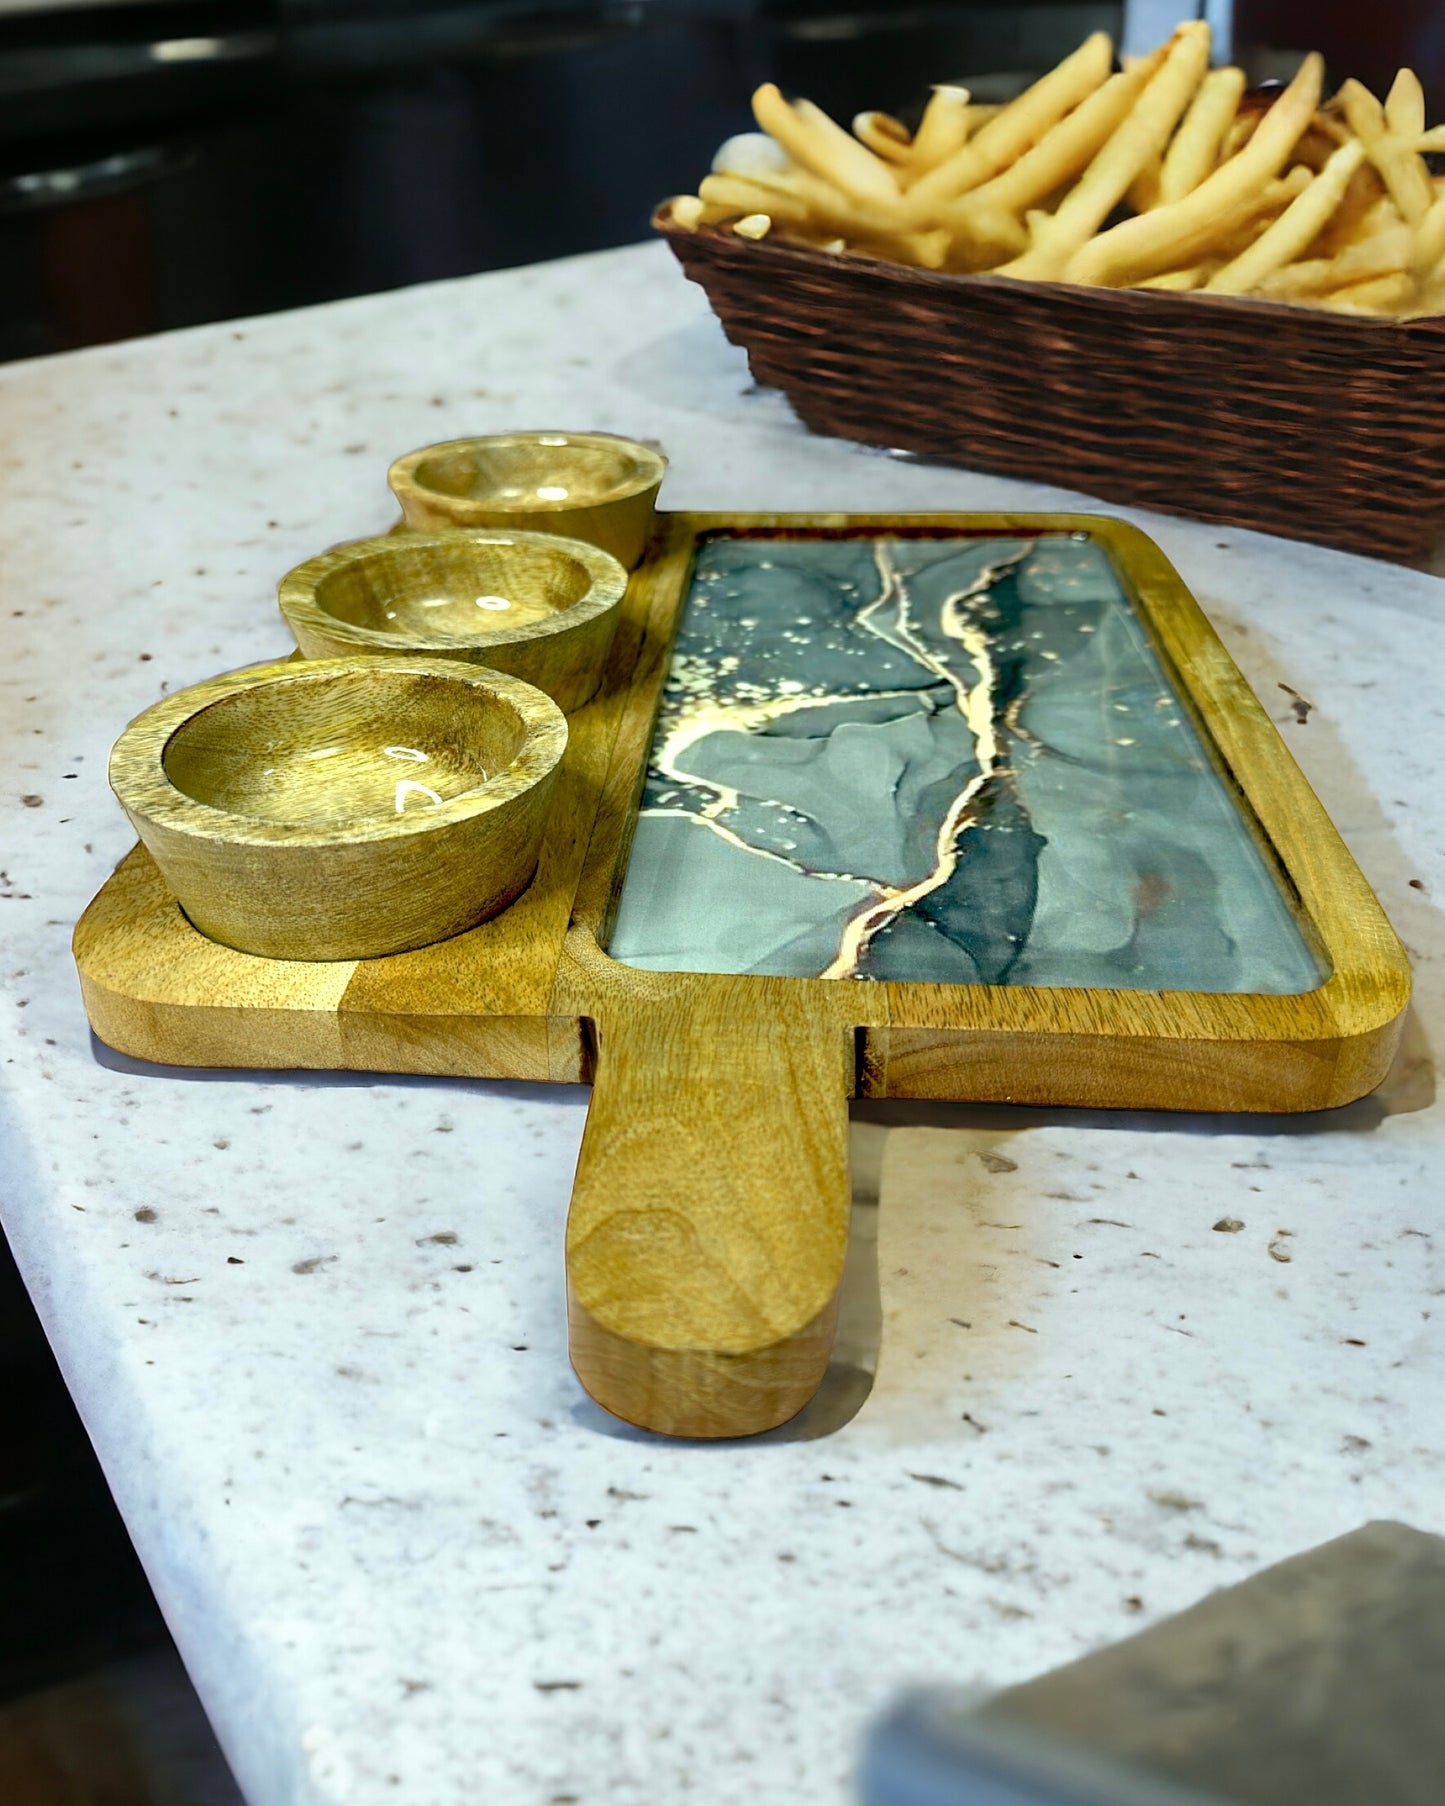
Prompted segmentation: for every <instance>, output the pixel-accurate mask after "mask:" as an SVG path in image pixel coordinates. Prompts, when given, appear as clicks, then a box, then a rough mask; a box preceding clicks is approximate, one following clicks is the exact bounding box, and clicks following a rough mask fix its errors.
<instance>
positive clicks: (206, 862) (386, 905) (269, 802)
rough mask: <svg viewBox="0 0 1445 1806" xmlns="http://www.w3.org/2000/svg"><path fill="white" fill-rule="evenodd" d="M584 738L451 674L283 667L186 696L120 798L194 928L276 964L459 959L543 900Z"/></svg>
mask: <svg viewBox="0 0 1445 1806" xmlns="http://www.w3.org/2000/svg"><path fill="white" fill-rule="evenodd" d="M566 745H567V723H566V721H565V719H564V718H563V716H562V714H561V712H560V710H559V709H558V708H557V707H556V705H555V704H554V703H553V702H551V701H550V700H549V699H548V698H547V697H546V696H544V695H542V694H541V693H540V691H537V690H534V689H533V688H532V687H531V686H530V685H528V684H525V683H521V682H519V681H518V680H517V679H516V678H513V677H507V676H504V675H502V674H501V673H499V672H496V671H485V670H481V669H479V668H474V667H469V666H466V665H463V664H459V663H457V662H455V661H453V660H449V659H428V658H410V659H378V658H360V657H351V658H337V659H325V660H317V661H315V662H306V661H297V660H294V659H288V660H282V661H279V662H277V663H274V664H267V665H255V666H252V667H251V668H250V669H249V670H245V671H233V672H231V673H229V674H227V675H226V676H223V677H215V678H212V679H210V680H209V681H208V682H206V683H201V684H196V685H195V686H194V687H193V688H191V689H189V690H183V691H181V692H180V693H179V694H178V695H175V696H167V697H166V698H164V700H163V701H161V702H158V703H155V704H154V705H153V706H152V707H151V708H148V709H147V710H146V711H145V712H144V713H143V714H141V715H138V716H137V717H136V719H135V720H134V721H133V722H131V724H130V726H129V727H128V728H127V729H126V730H125V732H124V733H123V734H122V735H121V737H120V739H119V740H118V741H117V742H116V745H115V749H114V751H113V752H112V754H111V760H110V782H111V787H112V789H113V790H114V791H115V793H116V795H117V797H119V799H120V802H121V805H122V807H123V808H124V809H125V812H126V814H127V815H128V816H129V817H130V819H131V822H132V823H133V824H134V827H135V830H136V832H137V833H138V834H139V835H140V838H141V839H142V841H144V843H145V845H146V847H147V849H148V850H149V852H150V854H151V856H152V857H153V858H154V860H155V862H156V864H157V866H159V868H160V870H161V874H162V876H163V877H164V878H165V880H166V882H167V884H168V885H169V886H170V888H171V889H172V890H173V891H174V893H175V895H176V897H177V898H178V899H179V901H180V904H181V907H182V908H183V909H184V910H185V912H186V914H187V916H188V917H189V918H190V920H191V921H192V922H193V923H194V925H195V926H196V927H197V928H199V929H200V930H201V932H202V933H203V934H206V935H208V936H209V937H210V938H211V939H212V940H215V941H220V942H222V943H224V944H225V945H226V946H229V947H235V948H238V949H239V950H240V951H241V952H243V953H257V954H262V955H264V956H266V957H267V958H271V959H300V960H329V959H365V958H371V957H374V956H375V955H378V954H384V953H401V952H405V951H406V950H407V949H409V948H412V947H420V946H425V945H426V944H428V943H429V942H431V941H439V940H444V939H445V938H447V937H448V936H449V935H454V934H458V933H460V932H461V931H462V930H463V929H466V928H471V927H473V926H475V924H476V923H478V922H482V921H485V920H486V919H487V918H488V917H489V916H494V915H496V914H497V913H498V912H499V911H500V910H503V909H505V908H506V907H507V905H508V904H509V903H510V902H512V900H513V899H514V898H515V897H516V896H517V895H518V894H519V893H520V892H521V891H523V890H524V889H525V888H526V887H527V885H528V884H529V883H530V881H531V878H532V874H533V872H534V871H535V869H536V865H537V854H538V849H539V847H540V844H541V839H542V830H543V825H544V822H545V819H546V813H547V807H548V800H549V796H550V792H551V790H552V786H553V783H554V781H555V779H556V776H557V767H558V763H559V761H560V760H561V757H562V754H563V751H564V749H565V748H566Z"/></svg>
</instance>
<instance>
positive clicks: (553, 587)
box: [277, 530, 627, 714]
mask: <svg viewBox="0 0 1445 1806" xmlns="http://www.w3.org/2000/svg"><path fill="white" fill-rule="evenodd" d="M626 590H627V573H626V571H625V570H624V569H623V567H622V565H621V564H619V563H618V561H617V559H615V558H614V557H612V555H611V554H610V553H608V552H605V551H601V550H599V548H598V547H596V546H594V545H588V544H586V543H584V542H583V541H582V540H580V539H563V538H557V537H552V536H550V535H547V534H542V533H522V532H514V531H510V530H509V531H505V532H465V533H403V534H400V535H397V534H395V533H392V534H385V535H383V536H382V537H381V538H379V539H363V540H357V541H355V542H354V543H352V544H351V545H344V546H336V547H334V548H333V549H332V550H331V551H329V552H323V553H322V554H321V555H320V556H319V557H317V558H311V559H308V560H307V562H306V563H305V564H301V565H298V566H297V567H296V569H295V570H293V571H288V572H287V574H286V576H285V577H283V578H282V579H281V584H280V587H279V589H278V591H277V601H278V603H279V606H280V609H281V613H282V615H283V617H284V618H285V621H286V625H287V626H288V627H289V628H290V629H291V632H292V633H293V634H294V635H295V639H296V644H297V646H298V647H299V648H300V649H301V652H302V654H303V656H304V657H306V658H317V659H320V658H339V657H344V656H346V655H348V654H353V655H354V654H356V653H371V654H373V655H376V656H380V657H385V658H415V657H417V656H418V655H422V656H427V655H431V656H434V657H441V656H444V657H447V658H458V659H464V660H466V661H467V662H468V663H469V664H474V665H481V666H485V667H486V668H487V669H488V670H492V671H505V672H507V673H508V674H509V675H511V676H512V677H520V678H521V679H523V680H524V682H526V683H529V684H533V685H535V687H536V688H537V689H539V690H541V691H543V692H544V693H545V694H546V695H548V696H550V697H551V698H552V700H553V701H554V702H555V703H556V704H557V706H558V707H559V708H560V709H562V710H563V712H564V713H567V714H570V713H571V712H572V711H573V710H574V709H579V708H581V707H582V705H583V703H585V702H587V701H589V700H590V699H591V697H592V696H594V695H595V694H596V691H597V686H598V685H599V684H600V683H601V681H602V673H603V671H604V670H605V668H606V665H607V655H608V650H609V648H610V647H611V645H612V636H613V633H614V631H615V630H616V626H617V620H618V612H619V608H620V605H621V602H622V598H623V596H624V594H625V593H626Z"/></svg>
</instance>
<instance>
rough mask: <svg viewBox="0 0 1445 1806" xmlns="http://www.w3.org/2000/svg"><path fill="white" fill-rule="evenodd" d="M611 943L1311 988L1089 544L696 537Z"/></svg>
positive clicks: (896, 975) (1037, 977) (1001, 972)
mask: <svg viewBox="0 0 1445 1806" xmlns="http://www.w3.org/2000/svg"><path fill="white" fill-rule="evenodd" d="M610 951H611V953H612V955H613V957H614V958H615V959H618V960H621V961H623V962H625V963H628V964H632V965H637V966H645V967H650V968H654V969H658V970H674V971H698V972H734V973H759V974H774V975H779V976H790V977H833V978H874V979H902V980H914V981H922V982H956V983H964V984H979V983H984V984H1015V985H1034V986H1045V985H1065V986H1087V987H1091V988H1106V989H1117V988H1128V989H1160V990H1192V991H1259V992H1274V993H1297V992H1302V991H1308V990H1311V989H1313V988H1314V987H1315V986H1316V985H1317V984H1318V983H1319V982H1320V979H1321V978H1322V976H1323V974H1322V973H1321V971H1320V969H1319V967H1318V965H1317V963H1316V961H1315V959H1314V957H1313V955H1312V954H1311V953H1310V951H1309V949H1308V948H1307V946H1306V944H1305V942H1304V940H1303V938H1302V936H1301V934H1300V932H1299V930H1298V928H1297V927H1296V925H1295V921H1294V918H1293V916H1292V914H1291V912H1290V910H1289V907H1288V905H1287V903H1286V901H1285V898H1284V896H1283V894H1282V892H1281V890H1280V887H1279V884H1278V883H1277V881H1276V879H1275V876H1274V874H1273V872H1272V871H1271V869H1270V868H1269V866H1268V865H1267V864H1266V862H1265V860H1264V858H1263V857H1262V855H1261V854H1260V852H1259V850H1258V848H1257V846H1256V843H1255V840H1254V838H1253V836H1252V835H1251V833H1250V831H1249V828H1248V826H1247V825H1246V823H1245V821H1244V819H1243V818H1242V816H1241V815H1240V813H1239V810H1238V808H1237V806H1236V803H1235V801H1234V799H1233V797H1232V795H1231V794H1230V792H1229V790H1228V789H1227V788H1226V786H1225V784H1224V782H1223V781H1222V779H1221V778H1220V775H1219V773H1218V771H1217V770H1216V768H1215V766H1214V764H1213V762H1212V761H1211V759H1210V758H1209V756H1208V754H1207V752H1206V750H1205V748H1204V746H1203V745H1202V743H1201V741H1200V738H1199V735H1198V733H1197V731H1196V729H1195V727H1194V725H1193V722H1192V721H1191V719H1190V717H1189V716H1188V714H1187V713H1186V711H1185V710H1184V708H1183V707H1182V706H1181V704H1180V702H1179V699H1178V697H1177V696H1176V695H1175V693H1174V690H1173V689H1172V687H1171V685H1170V683H1169V681H1168V679H1167V677H1166V675H1165V672H1164V670H1163V668H1162V666H1161V665H1160V662H1159V660H1158V658H1157V657H1156V655H1155V652H1154V650H1153V648H1152V646H1151V644H1150V642H1149V639H1148V637H1147V635H1146V633H1145V631H1144V629H1143V627H1142V625H1141V623H1140V621H1139V619H1138V617H1137V615H1136V614H1135V612H1134V610H1133V608H1132V607H1131V606H1130V604H1129V601H1128V599H1127V597H1126V595H1125V593H1124V591H1123V589H1122V587H1121V585H1120V582H1119V579H1118V576H1117V574H1116V572H1115V570H1114V568H1113V566H1112V564H1111V562H1110V560H1109V558H1108V556H1107V554H1106V553H1105V551H1104V550H1103V548H1102V547H1101V546H1099V545H1098V544H1097V543H1095V542H1094V541H1093V540H1092V539H1091V538H1089V537H1088V536H1087V535H1072V534H1070V535H1064V534H1060V535H1051V536H1044V537H1041V538H1037V539H1025V538H992V539H990V538H977V537H932V538H879V539H837V538H835V539H790V538H759V537H751V536H746V535H727V534H720V535H716V536H712V537H710V538H708V539H706V540H704V541H703V542H702V543H701V544H700V546H699V548H698V553H697V558H696V563H695V566H694V569H693V574H692V582H691V589H690V592H689V595H688V599H687V605H686V609H685V613H684V617H683V621H682V625H681V628H680V630H679V633H678V638H677V642H676V645H675V648H674V654H673V664H672V670H671V673H670V676H669V680H668V685H667V690H666V694H665V699H664V702H663V707H662V712H661V716H660V719H659V723H658V727H657V732H656V737H655V740H654V743H653V748H652V753H651V757H650V761H649V768H648V773H647V781H646V787H645V790H644V794H643V801H642V809H641V813H640V817H639V820H638V823H637V831H636V837H635V840H634V843H633V848H632V854H631V860H630V864H629V867H628V872H627V877H626V881H625V884H624V887H623V891H622V895H621V900H620V905H619V909H618V914H617V918H616V923H615V927H614V930H613V934H612V938H611V943H610Z"/></svg>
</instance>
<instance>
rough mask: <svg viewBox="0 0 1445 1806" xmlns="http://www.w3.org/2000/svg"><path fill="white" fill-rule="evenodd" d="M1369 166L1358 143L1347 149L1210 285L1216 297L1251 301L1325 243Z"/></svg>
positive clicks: (1355, 141)
mask: <svg viewBox="0 0 1445 1806" xmlns="http://www.w3.org/2000/svg"><path fill="white" fill-rule="evenodd" d="M1364 160H1365V147H1364V145H1363V144H1361V143H1360V141H1359V139H1358V138H1353V139H1351V140H1350V142H1349V143H1348V144H1342V145H1341V146H1340V148H1339V149H1338V150H1337V151H1336V152H1335V154H1334V156H1332V157H1331V158H1330V160H1329V162H1328V163H1326V165H1325V166H1324V168H1323V169H1322V170H1321V171H1320V173H1319V174H1318V175H1317V176H1316V177H1315V178H1314V180H1313V181H1312V182H1311V183H1310V185H1309V187H1308V188H1306V189H1305V190H1304V191H1303V193H1302V194H1300V195H1298V196H1297V197H1296V198H1295V199H1294V200H1293V201H1291V202H1290V204H1289V206H1288V207H1286V208H1285V210H1284V212H1283V213H1282V214H1281V215H1280V216H1279V218H1278V219H1277V220H1276V221H1275V222H1274V224H1273V225H1272V226H1270V227H1269V229H1268V230H1267V231H1265V232H1263V233H1261V235H1260V236H1259V237H1258V238H1257V239H1256V240H1255V241H1254V243H1253V244H1252V245H1251V246H1250V247H1249V249H1248V250H1247V251H1244V252H1241V254H1240V255H1239V256H1238V257H1236V258H1234V259H1233V261H1232V262H1230V263H1227V264H1225V266H1224V268H1223V269H1222V270H1216V271H1215V273H1214V275H1213V276H1211V277H1210V279H1209V281H1208V283H1207V284H1206V285H1205V286H1206V288H1207V290H1208V292H1209V293H1210V294H1211V295H1247V294H1248V293H1249V291H1250V290H1251V289H1252V288H1257V287H1258V285H1259V284H1260V282H1261V281H1262V280H1263V279H1264V278H1265V277H1266V276H1269V275H1272V274H1273V273H1274V271H1275V270H1277V269H1279V268H1280V267H1281V266H1282V265H1283V264H1286V263H1291V262H1293V260H1294V259H1295V258H1296V257H1298V256H1299V255H1300V253H1301V252H1302V251H1304V250H1307V249H1308V247H1309V246H1310V245H1311V244H1312V243H1313V242H1314V240H1315V239H1316V238H1318V237H1319V235H1320V232H1321V231H1322V230H1323V229H1324V226H1325V224H1326V222H1327V221H1328V219H1329V217H1330V215H1331V214H1332V213H1333V212H1334V211H1335V209H1336V207H1338V206H1339V204H1340V202H1341V201H1342V200H1343V199H1344V194H1345V190H1346V188H1348V187H1349V184H1350V178H1351V176H1353V175H1354V173H1355V171H1356V170H1357V169H1358V168H1359V167H1360V165H1361V164H1362V163H1363V162H1364Z"/></svg>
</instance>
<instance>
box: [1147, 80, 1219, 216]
mask: <svg viewBox="0 0 1445 1806" xmlns="http://www.w3.org/2000/svg"><path fill="white" fill-rule="evenodd" d="M1243 93H1244V71H1243V70H1242V69H1211V70H1210V72H1209V74H1208V75H1206V76H1205V78H1204V80H1203V81H1202V82H1201V83H1200V84H1199V92H1198V93H1197V94H1196V95H1195V96H1194V99H1193V101H1192V102H1191V103H1190V107H1189V111H1188V112H1187V113H1186V114H1185V115H1184V118H1183V120H1182V121H1181V122H1180V126H1179V130H1178V131H1177V132H1176V133H1175V134H1174V137H1173V139H1172V141H1171V142H1170V145H1169V149H1168V150H1167V151H1166V152H1165V155H1164V164H1163V168H1162V169H1161V170H1160V173H1159V193H1158V198H1157V200H1156V201H1155V202H1154V203H1153V204H1154V205H1156V206H1168V204H1169V203H1170V202H1171V201H1180V200H1183V198H1184V196H1185V195H1186V194H1189V193H1190V192H1191V191H1192V190H1193V189H1195V188H1197V187H1198V186H1199V184H1200V183H1201V182H1202V181H1203V180H1204V178H1205V177H1206V176H1207V175H1208V174H1209V173H1210V171H1211V170H1212V169H1213V168H1214V165H1215V161H1216V159H1217V158H1218V156H1219V147H1220V145H1221V144H1222V143H1223V142H1224V135H1225V133H1226V132H1227V131H1228V130H1229V128H1230V126H1231V125H1233V123H1234V116H1235V114H1236V113H1237V112H1238V110H1239V99H1240V96H1241V95H1242V94H1243ZM1146 211H1147V209H1145V208H1143V207H1141V208H1139V212H1141V213H1143V212H1146Z"/></svg>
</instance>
